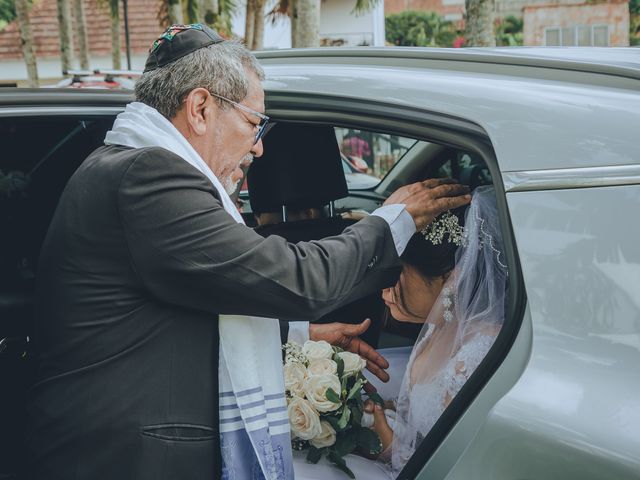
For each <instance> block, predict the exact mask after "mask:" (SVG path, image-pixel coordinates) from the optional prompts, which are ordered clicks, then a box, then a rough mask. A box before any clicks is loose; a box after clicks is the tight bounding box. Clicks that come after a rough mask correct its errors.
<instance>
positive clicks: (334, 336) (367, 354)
mask: <svg viewBox="0 0 640 480" xmlns="http://www.w3.org/2000/svg"><path fill="white" fill-rule="evenodd" d="M370 325H371V320H369V319H368V318H367V319H366V320H364V321H363V322H362V323H358V324H354V325H352V324H349V323H338V322H335V323H324V324H321V323H319V324H316V323H311V324H309V339H310V340H313V341H315V342H317V341H318V340H324V341H326V342H328V343H330V344H331V345H335V346H336V347H340V348H342V349H344V350H346V351H348V352H352V353H357V354H358V355H360V356H361V357H362V358H364V359H365V360H366V362H367V370H369V371H370V372H371V373H373V374H374V375H375V376H376V377H378V378H379V379H380V380H382V381H383V382H388V381H389V375H388V374H387V372H385V369H387V368H389V362H387V360H386V359H385V358H384V357H383V356H382V355H380V354H379V353H378V352H376V350H375V349H374V348H373V347H372V346H371V345H369V344H368V343H366V342H364V341H363V340H361V339H360V338H358V335H362V334H363V333H364V332H366V331H367V328H369V326H370Z"/></svg>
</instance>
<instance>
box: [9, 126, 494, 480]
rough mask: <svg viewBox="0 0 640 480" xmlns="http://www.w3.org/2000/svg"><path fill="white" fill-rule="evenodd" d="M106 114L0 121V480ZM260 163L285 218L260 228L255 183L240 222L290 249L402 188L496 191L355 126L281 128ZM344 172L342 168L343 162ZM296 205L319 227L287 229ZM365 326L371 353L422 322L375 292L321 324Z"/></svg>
mask: <svg viewBox="0 0 640 480" xmlns="http://www.w3.org/2000/svg"><path fill="white" fill-rule="evenodd" d="M113 119H114V118H113V117H110V116H105V117H95V116H92V117H90V118H79V117H74V116H68V117H59V116H57V117H40V118H30V117H23V118H0V141H1V142H2V145H3V147H4V148H3V155H2V156H1V157H0V225H1V227H0V230H1V231H2V235H0V379H2V382H3V386H2V389H1V390H2V392H3V394H2V395H0V425H2V431H1V432H0V436H1V438H0V478H19V477H18V476H17V473H16V472H18V471H19V466H20V464H21V463H22V462H23V461H24V456H23V453H22V451H21V447H20V442H19V441H17V440H16V439H19V438H20V436H21V432H22V431H23V424H24V416H25V412H24V406H25V396H26V394H27V390H28V386H29V383H30V378H31V377H32V371H33V368H34V363H35V362H34V361H33V354H32V348H31V344H32V337H33V335H32V305H33V295H34V283H35V276H36V271H37V265H38V254H39V251H40V248H41V245H42V243H43V241H44V238H45V235H46V232H47V228H48V225H49V222H50V221H51V218H52V216H53V214H54V211H55V208H56V204H57V202H58V199H59V198H60V195H61V194H62V191H63V189H64V186H65V184H66V182H67V180H68V179H69V177H70V176H71V175H72V174H73V172H74V171H75V170H76V168H77V167H78V166H79V165H80V164H81V163H82V161H83V160H84V158H86V157H87V155H88V154H89V153H90V152H91V151H93V150H94V149H95V148H97V147H99V146H100V145H102V143H103V139H104V136H105V133H106V132H107V131H108V130H109V128H110V127H111V125H112V123H113ZM264 143H265V155H264V158H260V159H256V160H254V162H253V164H252V166H251V168H250V170H249V173H248V175H249V177H250V178H251V177H252V176H255V177H258V176H259V175H260V174H261V173H260V170H261V169H262V170H264V167H265V166H267V165H269V163H268V162H273V165H274V167H273V168H270V169H269V170H270V171H269V172H267V173H265V172H262V174H264V176H265V179H263V180H266V181H267V183H269V182H271V186H272V187H273V186H274V185H277V186H278V188H277V189H275V191H274V192H271V193H269V192H267V193H266V194H265V195H266V196H267V197H269V195H271V198H270V201H272V203H273V205H275V207H273V205H272V207H273V209H274V210H273V211H275V212H278V214H279V215H280V218H279V219H278V220H279V221H277V222H276V223H275V224H271V225H268V226H258V225H257V221H256V216H255V215H254V211H253V210H252V200H251V195H252V194H253V193H254V192H252V191H251V184H252V183H253V186H254V188H255V189H256V194H258V193H257V192H258V190H259V189H260V186H255V182H249V189H248V190H244V189H243V190H242V191H240V192H239V199H238V202H239V204H242V213H243V217H244V218H245V220H246V221H247V224H248V225H250V226H253V227H257V228H256V230H257V231H258V233H260V234H262V235H265V236H266V235H274V234H277V235H281V236H284V237H285V238H287V239H290V240H291V241H307V240H316V239H320V238H323V237H327V236H331V235H336V234H339V233H340V232H341V231H342V230H343V229H344V228H346V227H348V226H349V225H350V224H352V223H353V222H355V221H356V220H357V219H359V218H362V216H364V215H368V214H370V213H371V212H372V211H373V210H375V209H376V208H377V207H379V206H380V205H381V204H382V203H383V202H384V200H385V199H386V198H387V197H388V196H389V195H390V193H391V192H393V191H394V190H395V189H397V188H398V187H399V186H401V185H405V184H408V183H411V182H415V181H420V180H424V179H427V178H440V177H452V178H456V179H458V180H459V181H460V182H461V183H464V184H467V185H469V186H471V188H472V189H473V188H475V187H477V186H480V185H487V184H491V183H492V180H491V175H490V173H489V169H488V167H487V165H486V164H485V162H484V160H483V159H482V158H481V157H479V156H478V155H477V154H474V153H472V152H468V151H464V150H461V149H459V148H455V147H452V146H446V145H440V144H435V143H430V142H427V141H423V140H416V139H411V138H402V137H399V136H398V135H395V134H392V133H386V132H384V129H381V131H379V132H371V131H368V130H360V129H357V128H353V126H352V125H351V126H348V127H346V126H341V125H327V124H324V125H318V124H304V123H300V122H297V123H293V122H289V123H287V122H280V123H278V124H277V125H276V127H274V128H273V129H272V131H271V132H270V134H269V136H267V137H266V138H265V140H264ZM345 161H346V162H347V163H348V165H347V167H345V165H344V162H345ZM301 206H313V207H317V208H319V209H320V210H321V212H322V214H321V216H320V218H314V219H305V220H291V219H290V218H287V216H288V212H290V211H293V210H295V209H296V208H299V207H301ZM364 318H372V320H373V322H372V323H373V326H372V329H371V332H369V333H368V336H367V337H366V338H365V340H367V341H369V342H370V343H371V344H372V345H374V346H377V347H381V348H383V347H401V346H405V347H406V346H411V345H413V343H414V340H415V337H416V335H417V334H418V332H419V330H420V327H421V325H419V324H418V325H416V324H407V323H400V322H397V321H395V320H394V319H393V318H392V317H390V315H388V312H385V309H384V304H383V303H382V302H381V299H380V294H379V293H375V294H372V295H370V296H368V297H365V298H364V299H359V300H357V301H355V302H353V303H352V304H350V305H346V306H343V307H341V308H340V309H339V310H337V311H335V312H332V313H331V314H329V315H327V316H326V317H323V318H322V319H320V321H341V322H360V321H362V320H363V319H364Z"/></svg>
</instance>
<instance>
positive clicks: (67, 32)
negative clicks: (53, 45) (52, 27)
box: [57, 0, 73, 72]
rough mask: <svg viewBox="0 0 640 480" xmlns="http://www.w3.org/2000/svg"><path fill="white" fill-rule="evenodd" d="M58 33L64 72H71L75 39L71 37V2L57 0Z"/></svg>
mask: <svg viewBox="0 0 640 480" xmlns="http://www.w3.org/2000/svg"><path fill="white" fill-rule="evenodd" d="M57 6H58V32H59V34H60V60H61V67H62V71H63V72H64V71H67V70H71V59H72V57H73V37H72V36H71V28H72V27H71V4H70V3H69V0H57Z"/></svg>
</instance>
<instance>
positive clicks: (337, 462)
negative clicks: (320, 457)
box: [328, 450, 356, 478]
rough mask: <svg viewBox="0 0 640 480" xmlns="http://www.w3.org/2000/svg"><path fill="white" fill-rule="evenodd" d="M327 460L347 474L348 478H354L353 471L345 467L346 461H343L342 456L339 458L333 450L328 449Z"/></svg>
mask: <svg viewBox="0 0 640 480" xmlns="http://www.w3.org/2000/svg"><path fill="white" fill-rule="evenodd" d="M328 458H329V460H331V461H332V462H333V463H334V464H335V465H336V466H337V467H338V468H339V469H340V470H342V471H343V472H344V473H346V474H347V475H349V478H356V476H355V475H354V474H353V472H352V471H351V470H350V469H349V467H347V462H345V461H344V458H341V457H340V456H339V455H338V454H337V453H336V452H335V451H333V450H330V451H329V455H328Z"/></svg>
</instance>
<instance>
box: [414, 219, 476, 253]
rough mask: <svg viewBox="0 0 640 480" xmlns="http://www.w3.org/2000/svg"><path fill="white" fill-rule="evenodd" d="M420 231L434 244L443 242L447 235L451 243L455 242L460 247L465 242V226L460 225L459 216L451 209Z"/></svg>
mask: <svg viewBox="0 0 640 480" xmlns="http://www.w3.org/2000/svg"><path fill="white" fill-rule="evenodd" d="M420 233H421V234H422V235H424V238H426V239H427V240H429V241H430V242H431V243H433V244H434V245H440V244H441V243H443V242H444V240H445V237H446V238H447V240H448V242H449V243H453V244H454V245H457V246H458V247H459V246H460V245H463V244H464V243H465V232H464V227H463V226H462V225H460V221H459V219H458V217H457V216H456V215H454V214H453V213H451V211H446V212H444V213H443V214H442V215H440V216H438V217H437V218H436V219H435V220H434V221H433V222H431V223H430V224H429V225H427V226H426V227H425V228H423V229H422V230H420Z"/></svg>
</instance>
